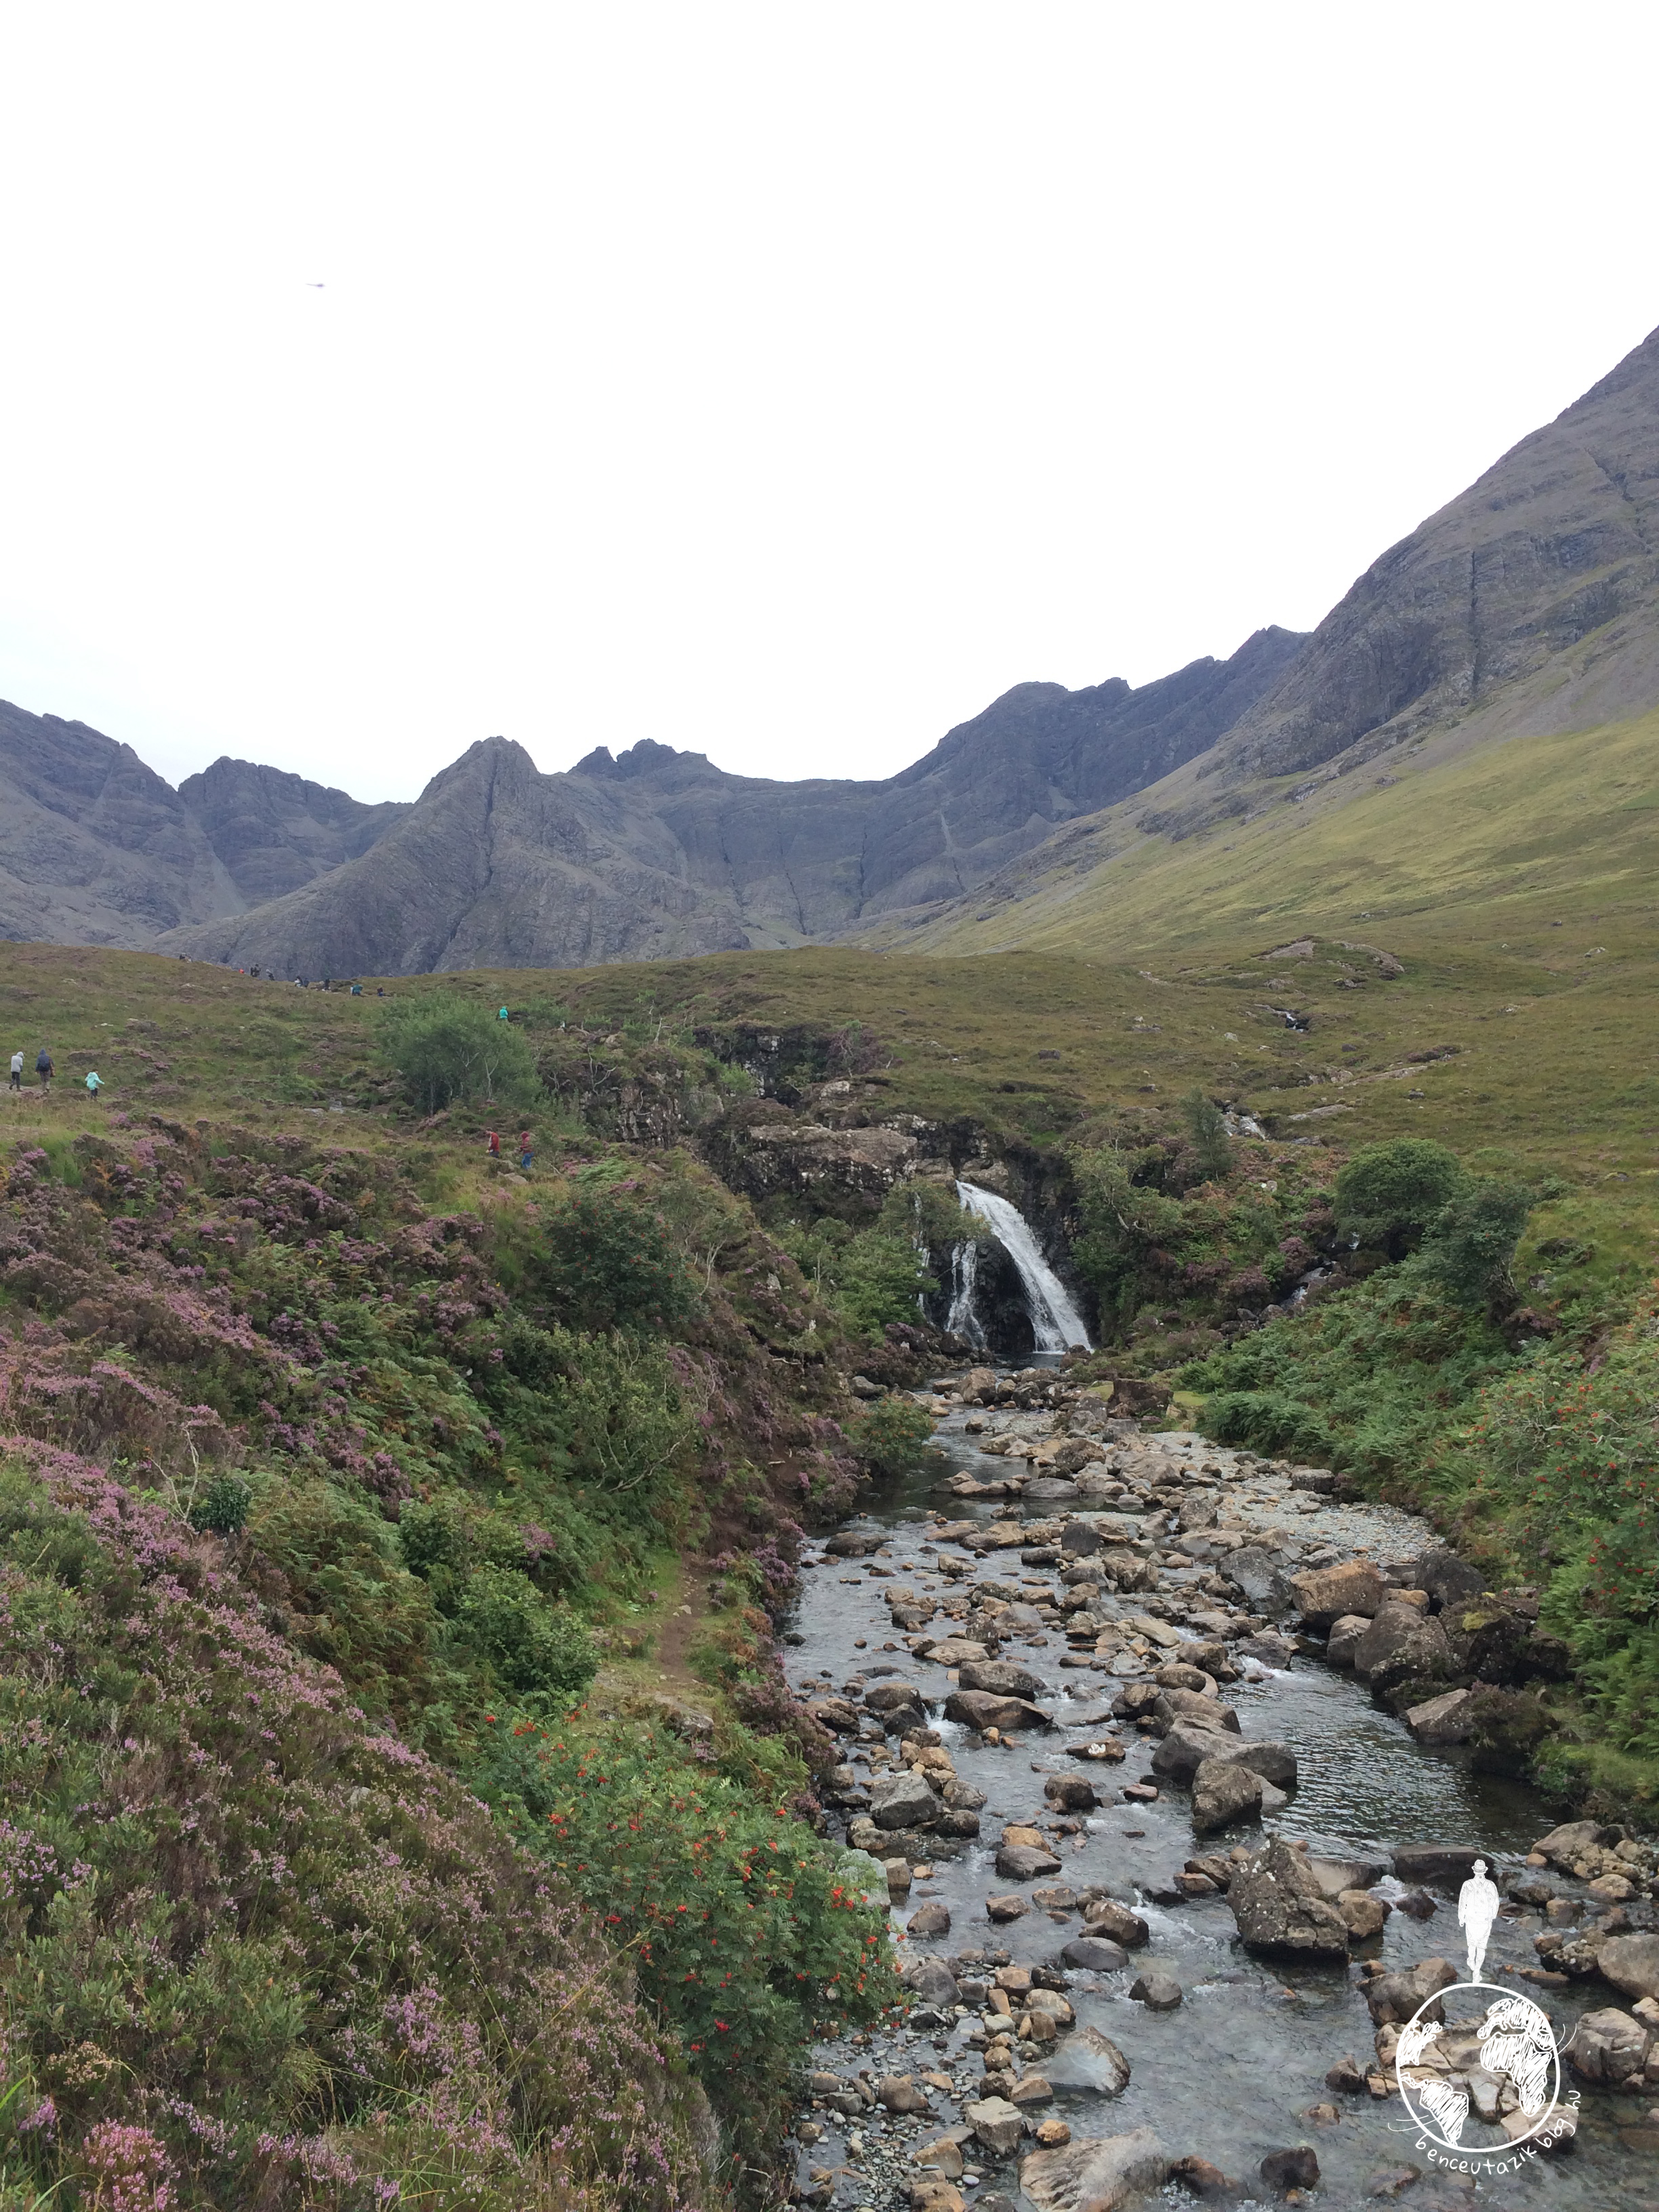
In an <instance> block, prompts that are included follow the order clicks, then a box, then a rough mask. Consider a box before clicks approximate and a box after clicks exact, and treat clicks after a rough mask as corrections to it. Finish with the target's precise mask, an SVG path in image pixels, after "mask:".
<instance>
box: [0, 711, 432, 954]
mask: <svg viewBox="0 0 1659 2212" xmlns="http://www.w3.org/2000/svg"><path fill="white" fill-rule="evenodd" d="M408 811H409V809H408V808H407V807H406V806H398V805H384V806H366V805H363V804H362V801H361V800H358V799H349V798H348V797H347V796H346V794H345V793H344V792H343V791H330V790H326V789H325V787H323V786H322V785H320V784H316V783H307V782H306V781H304V780H303V779H302V778H301V777H300V776H297V775H284V774H283V772H282V771H281V770H280V769H269V768H256V767H254V766H253V765H252V763H250V762H247V761H234V760H228V759H226V760H217V761H216V762H215V763H213V765H212V767H211V768H210V769H204V771H203V772H202V773H201V774H200V775H192V776H189V777H187V778H186V779H185V781H184V782H183V783H182V784H181V785H180V786H179V789H178V790H177V791H174V790H173V787H172V786H171V785H170V784H167V783H166V782H164V781H162V779H161V777H160V776H159V775H156V774H155V770H154V769H149V768H146V767H145V765H144V763H143V761H141V760H140V759H139V757H138V756H137V753H136V752H134V750H132V747H131V745H125V744H117V742H116V741H115V739H114V738H106V737H105V736H104V735H103V734H102V732H100V731H98V730H94V729H89V728H88V726H87V725H86V724H85V723H84V722H66V721H63V720H59V718H58V716H57V715H56V714H28V713H27V712H26V711H25V710H24V709H23V708H21V707H14V706H12V705H11V704H10V703H9V702H8V701H4V700H0V939H7V938H9V939H13V940H16V939H37V940H38V939H46V941H48V942H55V943H58V944H64V945H118V946H123V947H126V948H128V949H136V948H137V947H139V946H141V945H149V944H150V943H152V942H153V941H154V939H155V937H156V936H157V934H158V933H160V932H161V931H163V930H167V929H174V928H177V927H179V924H180V923H184V922H192V921H207V920H209V919H210V917H212V916H214V915H234V914H238V913H240V912H241V911H242V909H243V908H246V907H248V906H251V905H254V904H257V903H258V902H259V901H260V900H263V899H267V898H271V897H274V896H276V895H277V894H278V893H279V892H282V891H287V890H294V889H295V887H296V886H297V885H299V884H304V883H308V882H309V881H310V880H311V878H313V876H316V875H318V874H319V873H322V872H325V871H326V870H328V869H331V868H336V867H338V866H340V865H341V863H342V862H343V861H345V860H354V859H356V857H357V855H358V854H362V853H363V852H366V851H367V850H368V847H369V846H370V845H371V844H372V843H373V842H374V839H375V838H376V837H378V836H380V834H381V832H382V831H383V830H384V829H386V827H387V826H388V825H389V824H390V823H392V822H395V821H397V820H398V819H399V818H400V817H402V816H403V815H404V814H406V813H407V812H408Z"/></svg>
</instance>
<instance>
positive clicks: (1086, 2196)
mask: <svg viewBox="0 0 1659 2212" xmlns="http://www.w3.org/2000/svg"><path fill="white" fill-rule="evenodd" d="M1174 2164H1175V2160H1174V2159H1173V2158H1171V2157H1170V2154H1169V2152H1168V2151H1167V2150H1166V2149H1165V2148H1164V2145H1163V2144H1162V2143H1161V2142H1159V2141H1158V2137H1157V2136H1155V2135H1154V2134H1153V2133H1152V2130H1151V2129H1150V2128H1136V2129H1135V2130H1133V2132H1132V2133H1131V2134H1128V2135H1125V2136H1081V2137H1080V2138H1079V2140H1078V2141H1077V2142H1069V2143H1067V2144H1066V2147H1065V2148H1064V2149H1063V2150H1039V2151H1035V2152H1033V2154H1031V2156H1030V2158H1028V2159H1026V2160H1024V2161H1023V2162H1022V2164H1021V2166H1020V2169H1019V2185H1020V2188H1021V2190H1022V2191H1024V2194H1025V2196H1026V2197H1028V2198H1029V2199H1030V2202H1031V2203H1033V2204H1034V2205H1035V2206H1036V2212H1121V2207H1122V2206H1124V2205H1126V2204H1129V2203H1133V2201H1134V2199H1135V2198H1136V2197H1147V2196H1150V2195H1151V2194H1152V2191H1154V2190H1158V2189H1162V2188H1163V2186H1164V2183H1165V2182H1166V2181H1167V2180H1168V2179H1169V2178H1170V2168H1171V2167H1172V2166H1174Z"/></svg>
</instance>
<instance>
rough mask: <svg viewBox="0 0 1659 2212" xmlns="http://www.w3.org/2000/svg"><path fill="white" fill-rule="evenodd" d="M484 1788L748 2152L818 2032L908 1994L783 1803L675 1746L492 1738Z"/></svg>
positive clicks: (660, 1734)
mask: <svg viewBox="0 0 1659 2212" xmlns="http://www.w3.org/2000/svg"><path fill="white" fill-rule="evenodd" d="M492 1735H493V1738H494V1741H492V1742H491V1744H490V1746H489V1749H488V1751H487V1752H486V1753H485V1754H484V1757H483V1763H482V1767H481V1771H480V1774H479V1777H478V1780H479V1784H480V1787H481V1790H482V1792H483V1795H484V1796H486V1797H488V1798H489V1799H490V1800H491V1801H492V1802H496V1803H505V1804H506V1805H507V1806H508V1807H509V1808H511V1809H512V1814H513V1820H514V1825H515V1826H516V1827H517V1830H518V1832H519V1833H520V1835H521V1836H522V1837H523V1838H524V1839H525V1841H526V1843H529V1844H532V1846H533V1847H534V1848H536V1849H538V1850H541V1851H543V1852H544V1854H545V1855H546V1857H548V1859H549V1860H550V1862H551V1863H552V1864H553V1866H554V1867H556V1869H557V1870H558V1872H559V1874H560V1875H562V1878H563V1879H564V1880H565V1881H568V1882H569V1883H571V1884H572V1885H573V1886H574V1887H575V1889H576V1890H577V1891H578V1893H580V1894H581V1895H582V1896H584V1897H586V1898H588V1899H591V1900H592V1904H593V1905H594V1906H595V1908H596V1910H598V1911H601V1912H603V1913H604V1915H605V1917H606V1919H607V1921H608V1922H609V1923H610V1924H611V1927H612V1929H613V1930H614V1931H615V1933H616V1935H617V1938H618V1940H619V1941H620V1942H623V1943H624V1944H626V1945H628V1946H629V1948H630V1950H631V1952H632V1954H633V1956H634V1959H635V1963H636V1969H637V1972H638V1975H639V1980H640V1987H641V1990H642V1991H643V1992H644V1993H645V1994H646V1995H647V1996H650V1997H651V1998H652V1999H653V2001H654V2002H655V2003H656V2004H657V2006H658V2007H659V2009H660V2011H661V2013H662V2015H663V2016H664V2017H665V2019H666V2020H667V2021H670V2022H671V2023H672V2025H673V2026H674V2027H677V2028H678V2031H679V2033H680V2035H681V2037H682V2039H683V2041H684V2048H685V2049H686V2051H688V2053H689V2054H690V2062H691V2064H692V2066H693V2068H694V2069H695V2070H696V2073H697V2074H698V2075H699V2076H700V2078H701V2079H702V2081H703V2083H704V2085H705V2086H706V2087H707V2088H708V2091H709V2093H710V2094H711V2096H712V2097H713V2098H714V2100H715V2103H716V2106H717V2109H718V2110H719V2111H720V2114H721V2116H722V2118H724V2119H725V2120H726V2122H727V2124H728V2125H729V2126H730V2127H731V2128H732V2130H733V2132H734V2133H735V2134H736V2135H737V2136H738V2140H739V2142H742V2143H743V2144H744V2147H745V2148H750V2149H753V2148H758V2146H759V2145H760V2144H761V2143H763V2142H766V2141H767V2140H768V2138H769V2136H770V2134H771V2132H772V2130H773V2129H774V2128H775V2124H776V2120H777V2118H778V2116H779V2112H780V2108H781V2106H782V2105H783V2103H784V2101H785V2100H786V2098H787V2092H788V2088H789V2086H790V2083H791V2081H792V2078H793V2074H794V2069H796V2067H797V2066H798V2065H799V2061H800V2059H801V2057H802V2056H803V2055H804V2053H805V2048H806V2046H807V2045H808V2044H809V2042H810V2041H811V2037H812V2034H813V2033H814V2027H815V2024H823V2026H825V2027H827V2026H828V2023H829V2019H832V2018H836V2017H838V2018H839V2019H840V2020H841V2021H843V2022H851V2021H871V2020H873V2019H875V2018H877V2017H878V2015H879V2014H880V2012H881V2010H882V2008H884V2006H885V2005H887V2004H890V2003H892V2002H896V2000H897V1999H898V1998H899V1996H901V1994H902V1993H901V1991H900V1990H899V1986H898V1983H897V1979H896V1975H895V1972H894V1970H893V1966H892V1954H891V1949H890V1942H889V1938H888V1935H887V1930H886V1927H885V1924H884V1917H883V1916H882V1915H881V1914H879V1913H878V1912H876V1911H872V1910H871V1909H870V1908H869V1907H867V1906H866V1905H865V1904H864V1902H863V1885H862V1883H861V1881H860V1880H859V1879H858V1878H857V1877H856V1876H855V1875H854V1874H853V1873H852V1872H851V1870H850V1869H847V1868H846V1867H845V1864H844V1862H843V1861H842V1857H841V1855H840V1853H839V1852H837V1851H836V1850H835V1849H834V1848H833V1847H832V1846H830V1845H828V1844H823V1843H821V1842H820V1841H819V1840H818V1839H817V1838H816V1837H815V1836H814V1835H813V1834H812V1832H811V1830H810V1829H809V1828H807V1827H806V1826H804V1825H803V1824H802V1823H801V1822H800V1821H799V1820H793V1819H792V1818H791V1817H790V1815H789V1812H788V1808H787V1805H786V1804H785V1803H784V1802H782V1800H781V1799H779V1800H778V1801H777V1802H773V1803H768V1802H764V1801H761V1800H758V1799H757V1798H756V1797H755V1796H752V1795H751V1794H750V1792H749V1791H748V1790H745V1789H744V1788H742V1787H740V1786H739V1785H738V1784H737V1783H736V1782H734V1781H732V1780H731V1779H729V1778H727V1777H726V1776H724V1775H722V1774H719V1773H715V1772H710V1771H708V1770H707V1769H706V1768H700V1767H699V1766H697V1765H696V1764H694V1762H693V1760H692V1758H691V1756H690V1754H689V1753H687V1752H686V1751H685V1750H684V1748H683V1747H681V1746H680V1745H679V1744H678V1742H677V1741H675V1739H674V1738H673V1737H672V1736H671V1735H668V1734H667V1733H666V1731H665V1730H663V1729H658V1728H654V1727H645V1726H630V1725H628V1724H625V1723H604V1724H599V1725H597V1726H594V1727H592V1728H589V1727H585V1726H582V1725H581V1724H580V1722H573V1723H568V1724H567V1725H566V1727H564V1728H563V1729H558V1730H548V1729H542V1728H540V1727H537V1726H533V1725H532V1724H530V1723H525V1722H519V1723H513V1724H511V1725H509V1724H507V1723H498V1725H497V1727H496V1728H495V1729H494V1730H493V1731H492Z"/></svg>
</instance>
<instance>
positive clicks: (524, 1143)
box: [484, 1129, 536, 1170]
mask: <svg viewBox="0 0 1659 2212" xmlns="http://www.w3.org/2000/svg"><path fill="white" fill-rule="evenodd" d="M484 1150H485V1152H488V1153H489V1157H490V1158H491V1159H492V1160H498V1159H500V1158H501V1131H500V1130H499V1129H486V1130H485V1131H484ZM535 1158H536V1154H535V1152H534V1150H533V1148H532V1143H531V1137H530V1132H529V1130H528V1129H520V1132H519V1165H520V1167H521V1168H524V1169H526V1170H528V1169H529V1168H530V1167H532V1165H533V1164H534V1162H535Z"/></svg>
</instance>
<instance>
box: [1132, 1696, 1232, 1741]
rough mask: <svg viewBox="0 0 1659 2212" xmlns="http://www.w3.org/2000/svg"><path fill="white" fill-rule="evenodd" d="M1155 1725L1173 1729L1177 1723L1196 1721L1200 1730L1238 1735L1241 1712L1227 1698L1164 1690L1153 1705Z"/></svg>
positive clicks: (1153, 1701) (1154, 1700)
mask: <svg viewBox="0 0 1659 2212" xmlns="http://www.w3.org/2000/svg"><path fill="white" fill-rule="evenodd" d="M1152 1718H1153V1719H1154V1720H1155V1721H1158V1722H1161V1723H1163V1725H1164V1727H1165V1728H1171V1727H1173V1726H1174V1724H1175V1723H1176V1721H1195V1722H1196V1723H1198V1725H1199V1727H1200V1728H1218V1729H1226V1730H1227V1731H1228V1732H1229V1734H1230V1735H1237V1734H1238V1711H1237V1707H1236V1706H1233V1705H1229V1704H1228V1703H1227V1702H1226V1700H1225V1698H1216V1697H1206V1696H1205V1695H1204V1693H1203V1692H1202V1691H1201V1690H1160V1691H1159V1692H1158V1696H1157V1697H1156V1698H1154V1699H1153V1700H1152Z"/></svg>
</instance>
